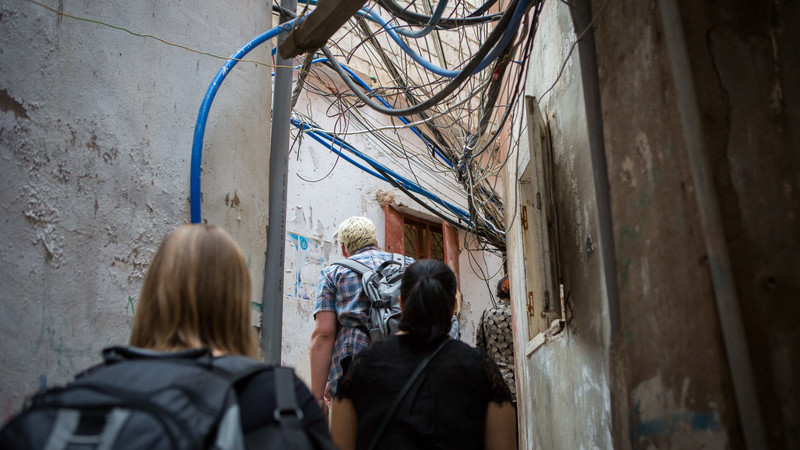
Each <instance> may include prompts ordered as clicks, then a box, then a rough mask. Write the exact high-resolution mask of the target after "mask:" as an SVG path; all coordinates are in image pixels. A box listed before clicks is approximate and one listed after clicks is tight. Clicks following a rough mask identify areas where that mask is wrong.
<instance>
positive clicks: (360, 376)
mask: <svg viewBox="0 0 800 450" xmlns="http://www.w3.org/2000/svg"><path fill="white" fill-rule="evenodd" d="M440 342H441V341H438V342H434V343H433V344H430V345H424V344H421V343H420V342H418V341H417V340H416V339H415V338H414V337H412V336H409V335H400V336H392V337H389V338H386V339H383V340H380V341H378V342H375V343H373V344H372V345H370V346H369V347H367V348H366V349H365V350H363V351H362V352H361V353H359V354H358V355H357V356H356V357H355V359H354V360H353V362H352V364H351V367H350V369H349V370H348V372H347V373H346V374H345V375H344V376H343V377H342V378H341V379H340V380H339V391H338V392H337V394H336V396H337V398H349V399H351V400H352V402H353V406H354V408H355V411H356V417H357V420H358V437H357V448H359V449H365V448H367V447H368V446H369V445H370V444H371V443H372V440H373V438H374V435H375V433H376V431H377V429H378V428H379V426H380V424H381V422H382V421H383V418H384V417H385V416H386V414H387V412H388V410H389V409H390V408H391V405H392V403H394V400H395V398H396V396H397V394H398V393H399V392H400V390H401V389H402V388H403V386H404V385H405V383H406V382H407V381H408V379H409V378H410V377H411V374H412V373H413V372H414V370H415V369H416V368H417V365H418V364H419V363H420V361H421V360H422V359H423V358H424V357H425V356H426V355H427V354H429V353H430V352H431V351H433V350H434V349H435V348H436V346H437V345H438V344H439V343H440ZM510 401H511V393H510V392H509V390H508V387H507V386H506V384H505V383H504V382H503V377H502V376H501V375H500V371H499V370H498V368H497V366H496V365H495V363H494V362H493V361H492V360H491V359H490V358H489V357H488V356H486V354H485V353H484V352H482V351H481V350H478V349H476V348H474V347H470V346H469V345H467V344H465V343H463V342H461V341H453V342H450V343H449V344H447V345H446V346H445V347H444V348H443V349H442V351H441V352H439V354H438V355H436V357H435V358H434V359H433V360H432V361H431V362H430V364H429V365H428V367H427V368H426V370H425V371H424V372H423V374H422V375H421V376H420V378H419V379H418V380H417V382H416V383H415V385H414V387H413V388H412V389H411V391H409V393H408V395H407V396H406V398H405V400H404V401H403V403H402V404H401V405H400V407H399V408H398V409H397V412H396V413H395V414H394V417H393V419H392V421H391V422H390V424H389V426H388V428H387V429H386V431H385V432H384V434H383V436H382V437H381V440H380V443H379V444H378V446H377V448H379V449H410V448H414V449H459V450H466V449H482V448H483V440H484V431H485V427H486V409H487V407H488V405H489V402H495V403H498V404H499V403H503V402H510Z"/></svg>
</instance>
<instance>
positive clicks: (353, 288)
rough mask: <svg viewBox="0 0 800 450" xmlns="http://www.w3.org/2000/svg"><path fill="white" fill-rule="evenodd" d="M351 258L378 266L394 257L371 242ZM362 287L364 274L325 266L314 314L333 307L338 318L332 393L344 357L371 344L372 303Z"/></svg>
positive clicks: (330, 377) (408, 262)
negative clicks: (363, 292) (368, 326)
mask: <svg viewBox="0 0 800 450" xmlns="http://www.w3.org/2000/svg"><path fill="white" fill-rule="evenodd" d="M350 259H353V260H355V261H358V262H360V263H361V264H364V265H365V266H367V267H370V268H372V269H377V268H378V267H379V266H380V265H381V264H382V263H383V262H385V261H388V260H390V259H392V254H391V253H386V252H383V251H381V250H379V249H378V247H375V246H369V247H364V248H362V249H360V250H357V251H356V252H354V253H353V254H352V255H351V256H350ZM412 262H414V260H413V259H412V258H409V257H406V264H407V265H408V264H411V263H412ZM361 291H362V289H361V275H359V274H358V273H357V272H354V271H352V270H350V269H349V268H347V267H343V266H340V265H336V264H331V265H330V266H328V267H326V268H324V269H322V272H321V273H320V276H319V283H317V295H316V300H315V303H314V316H315V317H316V315H317V313H318V312H320V311H332V312H335V313H336V317H337V319H338V321H339V326H338V330H337V332H336V342H335V343H334V344H333V354H332V355H331V371H330V373H329V374H328V383H329V384H330V391H329V392H330V395H331V397H334V396H335V395H336V386H337V383H338V381H339V378H340V377H341V376H342V375H343V374H344V369H343V368H342V360H344V359H346V358H348V357H350V358H351V359H352V357H353V356H355V355H356V354H358V352H360V351H361V350H363V349H364V348H366V347H367V345H369V336H368V335H367V333H366V330H367V324H368V323H369V317H368V313H369V303H368V300H367V297H366V296H364V295H361Z"/></svg>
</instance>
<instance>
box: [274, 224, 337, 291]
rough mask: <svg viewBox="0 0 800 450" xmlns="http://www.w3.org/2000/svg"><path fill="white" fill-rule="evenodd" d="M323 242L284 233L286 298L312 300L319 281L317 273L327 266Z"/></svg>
mask: <svg viewBox="0 0 800 450" xmlns="http://www.w3.org/2000/svg"><path fill="white" fill-rule="evenodd" d="M323 248H324V245H323V242H322V241H320V240H318V239H314V238H309V237H306V236H301V235H299V234H296V233H286V259H285V265H286V271H285V273H284V280H283V285H284V293H285V295H286V296H288V297H295V298H299V299H302V300H313V299H314V294H315V292H316V290H317V281H319V272H320V271H321V270H322V269H323V268H324V267H325V266H327V265H328V260H327V258H326V257H325V252H324V251H323Z"/></svg>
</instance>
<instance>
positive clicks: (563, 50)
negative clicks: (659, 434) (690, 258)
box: [505, 2, 613, 449]
mask: <svg viewBox="0 0 800 450" xmlns="http://www.w3.org/2000/svg"><path fill="white" fill-rule="evenodd" d="M574 42H575V33H574V32H573V27H572V21H571V19H570V12H569V7H568V6H567V5H566V4H565V3H563V2H548V3H545V5H544V7H543V10H542V14H541V17H540V18H539V30H538V32H537V35H536V39H535V41H534V46H533V52H532V54H531V64H530V67H529V73H528V81H527V88H526V95H530V96H533V97H536V98H537V99H538V101H539V107H540V109H541V111H542V114H543V115H544V117H545V118H546V121H547V123H548V124H549V127H550V133H551V140H552V147H553V157H554V165H555V177H556V180H557V184H556V198H557V204H558V221H559V236H560V254H561V274H562V278H563V284H564V297H565V302H566V303H565V306H566V308H565V309H566V317H565V318H566V329H565V330H563V331H562V332H561V333H559V334H558V335H557V336H556V337H555V338H553V339H552V340H550V341H549V342H547V343H545V344H544V345H542V346H541V347H539V348H538V349H536V350H535V351H533V352H532V353H531V354H526V351H525V346H526V344H528V342H529V341H530V340H531V338H533V336H532V335H531V334H530V333H529V330H528V314H527V310H526V305H527V301H526V299H527V292H528V291H531V292H537V288H536V287H535V286H532V285H530V280H528V285H527V286H526V283H525V265H526V262H525V260H526V258H529V257H532V256H533V255H530V254H527V255H523V254H522V253H521V252H522V251H523V250H522V249H523V242H522V241H523V237H522V231H521V230H520V214H519V212H518V211H519V206H517V208H512V205H513V203H514V201H515V200H516V199H519V198H520V196H519V193H515V192H514V189H515V187H514V186H515V180H516V179H517V178H518V177H519V176H521V175H522V173H521V172H522V170H523V169H524V167H519V169H518V170H515V166H522V165H523V164H526V162H525V161H526V158H534V157H535V156H536V155H535V154H534V155H530V152H531V145H532V143H530V142H529V139H528V130H527V128H526V127H525V120H526V119H525V115H524V114H523V113H522V112H520V114H519V115H518V116H517V117H518V120H517V124H516V131H515V133H517V134H518V135H519V137H520V141H519V146H518V147H517V148H516V149H514V151H515V153H516V152H518V154H515V155H512V157H511V160H512V161H516V162H517V164H509V166H508V169H507V171H506V192H507V193H508V194H507V195H506V197H505V198H506V205H507V206H506V212H507V219H506V220H507V223H508V224H509V225H510V230H509V232H508V238H509V245H508V248H509V270H510V272H511V277H510V278H511V290H512V304H513V308H514V309H513V310H514V319H515V320H514V324H515V337H516V342H515V351H516V358H517V386H518V387H517V392H518V403H519V411H520V417H519V421H518V423H519V425H520V434H521V442H522V445H521V447H520V448H528V449H555V448H574V449H578V448H611V447H612V446H613V440H612V436H611V421H610V411H611V402H610V394H609V385H610V379H609V362H608V358H607V354H608V343H607V341H608V339H607V335H608V313H607V311H606V307H605V305H606V300H605V296H604V292H605V291H604V289H603V286H602V282H601V270H602V266H601V258H600V254H599V252H598V251H597V248H598V245H597V239H598V231H597V226H598V225H597V209H596V205H595V196H594V186H593V181H592V180H593V178H592V167H591V159H590V155H589V144H588V135H587V128H586V113H585V109H584V103H583V86H582V84H581V78H580V67H579V62H578V53H577V52H572V53H570V51H571V50H572V45H573V43H574ZM562 67H563V73H562V74H561V76H560V77H559V72H560V71H561V68H562ZM522 189H531V187H530V185H527V187H523V188H522ZM515 211H516V213H515ZM532 214H533V212H532V210H530V209H529V211H528V223H529V229H530V230H531V233H532V232H533V228H532V225H530V224H532V220H533V219H532ZM533 334H534V335H535V334H536V332H535V331H534V332H533Z"/></svg>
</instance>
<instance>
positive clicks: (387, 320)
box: [333, 253, 408, 342]
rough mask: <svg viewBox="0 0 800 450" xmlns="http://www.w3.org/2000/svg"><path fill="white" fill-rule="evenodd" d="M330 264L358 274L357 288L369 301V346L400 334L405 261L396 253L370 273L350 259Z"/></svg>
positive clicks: (363, 266)
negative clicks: (359, 284) (371, 343)
mask: <svg viewBox="0 0 800 450" xmlns="http://www.w3.org/2000/svg"><path fill="white" fill-rule="evenodd" d="M333 264H337V265H340V266H344V267H347V268H349V269H352V270H353V271H355V272H357V273H359V274H361V287H362V289H363V292H364V295H366V297H367V299H368V300H369V312H368V317H369V323H368V324H367V331H368V333H367V334H369V338H370V341H371V342H375V341H377V340H380V339H383V338H385V337H387V336H391V335H393V334H395V333H397V332H398V331H400V318H401V316H402V313H401V311H400V282H401V281H403V273H404V272H405V270H406V268H407V267H408V266H407V265H406V257H405V256H403V255H400V254H397V253H393V254H392V259H390V260H388V261H385V262H384V263H383V264H381V265H380V266H379V267H378V268H377V269H371V268H369V267H367V266H365V265H364V264H361V263H360V262H358V261H355V260H352V259H345V260H342V261H336V262H334V263H333Z"/></svg>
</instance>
